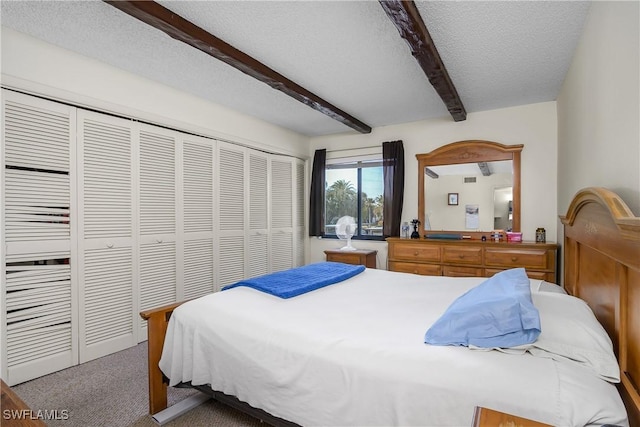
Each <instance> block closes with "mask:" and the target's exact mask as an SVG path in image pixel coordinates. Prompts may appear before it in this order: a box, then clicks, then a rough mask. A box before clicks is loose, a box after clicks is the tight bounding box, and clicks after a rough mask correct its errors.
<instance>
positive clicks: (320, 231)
mask: <svg viewBox="0 0 640 427" xmlns="http://www.w3.org/2000/svg"><path fill="white" fill-rule="evenodd" d="M326 164H327V150H325V149H322V150H316V153H315V155H314V156H313V170H312V171H311V194H310V200H309V236H324V186H325V175H326V173H325V168H326Z"/></svg>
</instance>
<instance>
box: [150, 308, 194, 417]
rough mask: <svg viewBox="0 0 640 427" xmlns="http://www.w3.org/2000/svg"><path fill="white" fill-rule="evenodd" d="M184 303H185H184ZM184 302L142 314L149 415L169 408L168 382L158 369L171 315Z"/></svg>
mask: <svg viewBox="0 0 640 427" xmlns="http://www.w3.org/2000/svg"><path fill="white" fill-rule="evenodd" d="M183 302H184V301H183ZM183 302H178V303H174V304H170V305H165V306H163V307H158V308H154V309H152V310H146V311H141V312H140V317H142V318H143V319H144V320H146V321H147V336H148V344H147V345H148V356H147V359H148V362H149V414H151V415H153V414H157V413H158V412H160V411H162V410H163V409H166V408H167V381H165V377H164V375H163V374H162V371H161V370H160V368H159V367H158V364H159V363H160V357H161V356H162V347H163V346H164V336H165V334H166V332H167V325H168V324H169V319H170V318H171V314H172V313H173V310H175V308H176V307H178V306H180V305H181V304H182V303H183Z"/></svg>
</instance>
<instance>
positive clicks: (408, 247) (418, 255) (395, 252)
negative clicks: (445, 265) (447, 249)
mask: <svg viewBox="0 0 640 427" xmlns="http://www.w3.org/2000/svg"><path fill="white" fill-rule="evenodd" d="M389 258H392V259H400V260H406V261H433V262H439V261H440V247H439V246H431V245H426V244H417V245H416V244H410V243H405V244H402V243H397V244H393V245H390V249H389Z"/></svg>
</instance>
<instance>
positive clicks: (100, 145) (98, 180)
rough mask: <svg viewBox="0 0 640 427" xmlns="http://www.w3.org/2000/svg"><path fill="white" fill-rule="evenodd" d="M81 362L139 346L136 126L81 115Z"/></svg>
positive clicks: (108, 118)
mask: <svg viewBox="0 0 640 427" xmlns="http://www.w3.org/2000/svg"><path fill="white" fill-rule="evenodd" d="M78 142H79V144H78V160H79V162H78V164H79V165H80V168H79V172H80V176H79V181H80V184H79V206H80V227H79V228H80V239H79V246H80V248H79V249H80V250H79V252H80V259H79V275H80V277H81V278H82V280H81V281H80V289H79V305H80V362H81V363H83V362H86V361H89V360H92V359H95V358H98V357H101V356H104V355H107V354H111V353H114V352H116V351H120V350H123V349H125V348H128V347H131V346H133V345H135V344H136V343H137V333H136V332H137V331H136V328H135V326H134V325H137V320H136V319H137V313H136V309H137V304H135V292H134V280H133V277H134V261H133V260H134V245H133V216H134V209H133V208H134V206H133V202H134V193H133V192H134V187H133V170H132V158H133V155H132V154H133V153H132V123H131V121H127V120H124V119H118V118H114V117H110V116H106V115H102V114H97V113H92V112H88V111H82V110H80V111H79V112H78Z"/></svg>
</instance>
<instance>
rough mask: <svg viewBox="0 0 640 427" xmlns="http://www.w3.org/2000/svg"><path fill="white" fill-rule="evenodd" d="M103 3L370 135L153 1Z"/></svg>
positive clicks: (361, 125)
mask: <svg viewBox="0 0 640 427" xmlns="http://www.w3.org/2000/svg"><path fill="white" fill-rule="evenodd" d="M105 2H106V3H109V4H110V5H111V6H113V7H115V8H117V9H119V10H121V11H122V12H124V13H126V14H128V15H131V16H133V17H134V18H137V19H139V20H140V21H142V22H144V23H146V24H149V25H151V26H152V27H154V28H157V29H158V30H160V31H163V32H165V33H166V34H168V35H169V36H171V37H172V38H174V39H176V40H179V41H181V42H184V43H186V44H188V45H190V46H193V47H195V48H196V49H198V50H201V51H202V52H204V53H206V54H208V55H211V56H213V57H214V58H216V59H219V60H220V61H223V62H225V63H226V64H228V65H231V66H232V67H234V68H237V69H238V70H240V71H242V72H243V73H245V74H247V75H249V76H251V77H253V78H255V79H258V80H260V81H261V82H263V83H266V84H268V85H269V86H271V87H272V88H273V89H276V90H279V91H281V92H283V93H285V94H287V95H289V96H290V97H292V98H294V99H296V100H298V101H300V102H302V103H303V104H305V105H307V106H309V107H311V108H313V109H314V110H317V111H319V112H321V113H323V114H325V115H327V116H329V117H331V118H332V119H334V120H337V121H339V122H341V123H343V124H345V125H347V126H349V127H350V128H353V129H355V130H357V131H358V132H361V133H370V132H371V127H370V126H369V125H367V124H365V123H363V122H361V121H360V120H358V119H356V118H355V117H353V116H351V115H350V114H347V113H346V112H344V111H342V110H341V109H340V108H338V107H336V106H335V105H333V104H331V103H329V102H328V101H325V100H324V99H322V98H320V97H319V96H317V95H316V94H314V93H312V92H310V91H308V90H307V89H305V88H303V87H302V86H300V85H298V84H297V83H295V82H293V81H291V80H289V79H288V78H286V77H285V76H283V75H282V74H280V73H278V72H277V71H275V70H273V69H271V68H269V67H267V66H266V65H265V64H263V63H262V62H260V61H258V60H257V59H255V58H253V57H251V56H249V55H247V54H246V53H244V52H242V51H240V50H238V49H236V48H235V47H233V46H231V45H230V44H228V43H226V42H225V41H223V40H221V39H219V38H218V37H216V36H214V35H213V34H211V33H208V32H207V31H205V30H203V29H202V28H200V27H198V26H196V25H195V24H193V23H192V22H190V21H187V20H186V19H184V18H182V17H181V16H179V15H176V14H175V13H173V12H171V11H170V10H169V9H167V8H165V7H163V6H162V5H160V4H158V3H156V2H154V1H121V0H115V1H112V0H105Z"/></svg>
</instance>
